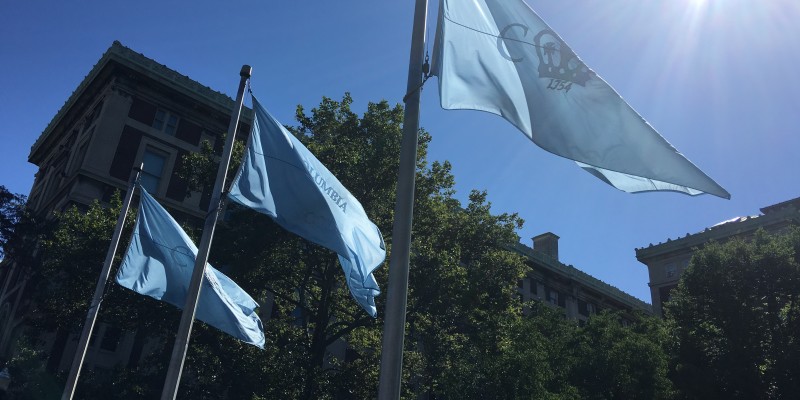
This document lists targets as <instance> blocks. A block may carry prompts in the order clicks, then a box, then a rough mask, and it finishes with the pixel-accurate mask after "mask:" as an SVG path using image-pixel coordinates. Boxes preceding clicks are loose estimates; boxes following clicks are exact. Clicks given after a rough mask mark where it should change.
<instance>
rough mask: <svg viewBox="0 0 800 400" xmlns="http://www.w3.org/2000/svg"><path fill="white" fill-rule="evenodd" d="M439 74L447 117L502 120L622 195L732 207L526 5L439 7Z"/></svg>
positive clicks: (463, 2) (472, 1)
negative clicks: (454, 113)
mask: <svg viewBox="0 0 800 400" xmlns="http://www.w3.org/2000/svg"><path fill="white" fill-rule="evenodd" d="M439 4H440V9H439V23H438V27H437V32H436V44H435V48H434V59H433V74H434V75H436V76H438V77H439V96H440V99H441V105H442V107H443V108H445V109H472V110H480V111H487V112H490V113H493V114H497V115H500V116H502V117H503V118H505V119H506V120H508V121H509V122H511V123H512V124H513V125H514V126H516V127H517V128H518V129H519V130H521V131H522V132H523V133H524V134H525V135H526V136H528V138H530V139H531V140H532V141H533V142H534V143H536V144H537V145H539V146H540V147H542V148H543V149H545V150H547V151H549V152H551V153H554V154H556V155H559V156H562V157H566V158H569V159H571V160H574V161H576V162H577V163H578V165H579V166H581V167H582V168H584V169H585V170H587V171H588V172H590V173H591V174H593V175H595V176H597V177H598V178H600V179H602V180H603V181H605V182H606V183H608V184H610V185H612V186H614V187H616V188H618V189H620V190H623V191H626V192H646V191H654V190H667V191H677V192H682V193H686V194H689V195H697V194H701V193H709V194H713V195H715V196H719V197H723V198H730V194H728V192H727V191H725V189H723V188H722V187H721V186H719V185H718V184H717V183H716V182H714V181H713V180H712V179H711V178H709V177H708V176H707V175H706V174H705V173H703V171H701V170H700V169H699V168H697V167H695V166H694V164H692V163H691V162H690V161H689V160H687V159H686V158H685V157H684V156H683V155H681V154H680V153H679V152H678V151H677V150H675V148H674V147H672V145H670V144H669V143H668V142H667V141H666V140H665V139H664V138H663V137H661V135H659V134H658V132H656V131H655V129H653V127H651V126H650V125H649V124H648V123H647V122H646V121H645V120H644V119H643V118H642V117H641V116H640V115H639V114H637V113H636V111H634V110H633V109H632V108H631V107H630V106H629V105H628V103H626V102H625V101H624V100H623V99H622V98H621V97H620V96H619V95H618V94H617V93H616V92H615V91H614V89H613V88H611V86H609V85H608V84H607V83H606V82H605V81H603V80H602V79H601V78H600V77H599V76H597V75H596V74H595V73H594V71H592V70H591V69H589V67H587V66H586V64H584V63H583V61H581V60H580V59H579V58H578V56H577V55H575V53H573V52H572V50H571V49H570V48H569V47H568V46H567V44H566V43H564V41H563V40H562V39H561V38H560V37H559V36H558V35H557V34H556V33H555V32H554V31H553V30H552V29H550V27H549V26H547V24H545V23H544V21H542V20H541V19H540V18H539V16H538V15H536V13H534V12H533V10H531V8H530V7H528V5H527V4H525V3H524V2H523V1H522V0H442V1H441V2H440V3H439Z"/></svg>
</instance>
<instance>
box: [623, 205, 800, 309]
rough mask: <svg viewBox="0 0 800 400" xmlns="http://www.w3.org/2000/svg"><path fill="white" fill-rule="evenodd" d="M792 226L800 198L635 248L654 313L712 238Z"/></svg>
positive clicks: (798, 221)
mask: <svg viewBox="0 0 800 400" xmlns="http://www.w3.org/2000/svg"><path fill="white" fill-rule="evenodd" d="M792 225H795V226H796V225H800V198H796V199H793V200H788V201H784V202H781V203H778V204H774V205H771V206H767V207H764V208H762V209H761V214H759V215H755V216H749V217H736V218H732V219H729V220H727V221H723V222H720V223H718V224H716V225H714V226H712V227H709V228H706V229H704V230H703V231H702V232H697V233H694V234H689V233H687V234H686V236H684V237H681V238H677V239H667V241H666V242H664V243H659V244H657V245H653V244H650V245H649V246H647V247H643V248H640V249H636V259H638V260H639V261H640V262H641V263H642V264H644V265H646V266H647V270H648V272H649V273H650V283H649V284H648V285H649V286H650V296H651V298H652V301H653V311H654V313H655V314H656V315H658V316H663V307H662V305H663V304H664V303H665V302H666V301H668V300H669V296H670V292H671V291H672V289H674V288H675V287H676V286H678V279H679V278H680V276H681V273H682V272H683V271H684V270H685V269H686V267H687V266H688V265H689V260H691V258H692V254H693V253H694V251H695V249H697V248H698V247H702V246H703V245H704V244H706V243H708V242H710V241H712V240H713V241H717V242H723V241H726V240H729V239H731V238H747V237H750V236H752V235H753V234H754V233H755V232H756V231H757V230H758V229H764V230H765V231H767V232H769V233H780V232H781V231H782V230H785V229H787V228H788V227H789V226H792Z"/></svg>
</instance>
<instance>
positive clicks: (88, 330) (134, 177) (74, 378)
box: [61, 164, 144, 400]
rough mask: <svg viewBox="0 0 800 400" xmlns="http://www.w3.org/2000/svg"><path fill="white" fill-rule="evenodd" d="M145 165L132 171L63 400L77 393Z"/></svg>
mask: <svg viewBox="0 0 800 400" xmlns="http://www.w3.org/2000/svg"><path fill="white" fill-rule="evenodd" d="M143 167H144V164H142V165H140V166H139V167H138V168H134V169H133V172H131V178H130V181H129V182H128V193H126V194H125V201H123V203H122V209H121V210H120V212H119V217H118V218H117V226H116V228H115V229H114V234H113V235H112V236H111V243H109V245H108V251H107V252H106V259H105V261H104V262H103V268H102V270H101V271H100V277H99V278H97V286H96V287H95V289H94V296H93V297H92V302H91V303H89V311H88V312H87V313H86V321H84V323H83V331H82V332H81V337H80V340H78V347H77V348H76V349H75V357H74V358H73V359H72V368H70V371H69V377H68V378H67V385H66V386H65V387H64V393H63V394H62V395H61V400H71V399H72V396H74V395H75V388H76V387H77V386H78V377H79V376H80V374H81V368H82V367H83V360H84V358H86V350H87V349H88V348H89V339H90V338H91V337H92V331H93V330H94V324H95V321H97V314H98V313H99V312H100V303H101V302H102V301H103V293H104V292H105V289H106V282H107V281H108V275H109V274H110V273H111V264H112V263H113V262H114V255H115V254H116V253H117V246H118V245H119V239H120V236H122V228H123V226H124V225H125V218H126V217H127V216H128V209H129V208H130V206H131V200H132V199H133V192H134V188H135V187H136V181H138V180H139V173H141V172H142V168H143Z"/></svg>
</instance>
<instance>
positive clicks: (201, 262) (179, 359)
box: [161, 65, 253, 400]
mask: <svg viewBox="0 0 800 400" xmlns="http://www.w3.org/2000/svg"><path fill="white" fill-rule="evenodd" d="M252 72H253V69H252V68H251V67H250V66H249V65H243V66H242V70H241V72H239V76H241V80H240V81H239V90H238V91H237V93H236V107H234V109H233V112H231V122H230V125H228V137H227V138H226V139H225V147H224V150H223V151H222V159H221V160H220V162H219V169H217V179H216V181H215V183H214V191H213V192H212V196H211V203H209V206H208V214H206V221H205V225H204V226H203V237H202V239H200V245H199V246H198V249H197V258H196V259H195V262H194V270H193V271H192V281H191V283H190V284H189V292H188V294H187V296H186V305H184V307H183V314H181V324H180V326H179V328H178V334H177V335H176V336H175V346H174V347H173V348H172V359H171V360H170V362H169V369H168V370H167V379H166V381H165V382H164V390H163V392H161V399H162V400H172V399H175V397H176V396H177V395H178V385H179V383H180V380H181V373H182V372H183V362H184V360H185V359H186V351H187V350H188V348H189V336H190V335H191V333H192V324H193V323H194V315H195V311H197V301H198V299H199V297H200V289H201V288H202V286H201V284H202V283H203V275H204V272H205V269H206V268H205V267H206V263H207V262H208V252H209V249H210V248H211V240H212V239H213V237H214V228H216V225H217V218H219V214H220V211H221V205H222V189H223V188H224V187H225V176H226V174H227V172H228V165H229V164H230V162H231V153H232V152H233V140H234V138H235V137H236V127H238V126H239V116H240V115H241V114H242V103H243V102H244V88H245V85H246V84H247V80H248V79H250V74H251V73H252Z"/></svg>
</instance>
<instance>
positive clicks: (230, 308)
mask: <svg viewBox="0 0 800 400" xmlns="http://www.w3.org/2000/svg"><path fill="white" fill-rule="evenodd" d="M139 188H140V189H141V194H142V195H141V200H140V202H139V215H138V216H137V217H136V225H135V227H134V230H133V238H132V239H131V244H130V246H128V251H127V252H126V253H125V258H124V260H123V262H122V266H120V268H119V272H118V273H117V282H118V283H119V284H120V285H122V286H124V287H126V288H128V289H131V290H133V291H135V292H137V293H140V294H143V295H146V296H150V297H153V298H155V299H158V300H161V301H165V302H167V303H170V304H172V305H174V306H176V307H178V308H182V307H183V306H184V304H185V303H186V294H187V291H188V287H189V282H190V281H191V277H192V270H193V268H194V262H195V257H196V256H197V247H196V246H195V245H194V243H192V240H191V239H189V236H187V235H186V232H184V231H183V229H181V227H180V225H178V223H177V222H175V220H174V219H173V218H172V216H170V215H169V213H167V211H166V210H164V208H163V207H161V205H159V204H158V202H156V200H155V199H153V197H151V196H150V194H148V193H147V191H145V190H144V189H143V188H142V187H141V186H140V187H139ZM257 307H258V303H256V302H255V300H253V298H252V297H250V295H248V294H247V293H246V292H245V291H244V290H242V288H240V287H239V286H238V285H237V284H236V283H235V282H233V281H232V280H231V279H230V278H228V277H227V276H225V275H224V274H222V273H221V272H219V271H217V270H216V269H214V268H213V267H212V266H211V265H210V264H206V269H205V276H204V279H203V289H202V291H201V292H200V299H199V302H198V304H197V314H196V316H197V319H199V320H201V321H203V322H205V323H207V324H209V325H211V326H213V327H215V328H217V329H219V330H221V331H223V332H225V333H227V334H229V335H231V336H233V337H235V338H237V339H239V340H241V341H244V342H247V343H250V344H253V345H256V346H258V347H261V348H264V330H263V327H262V325H261V319H259V318H258V315H257V314H256V312H255V309H256V308H257Z"/></svg>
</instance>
